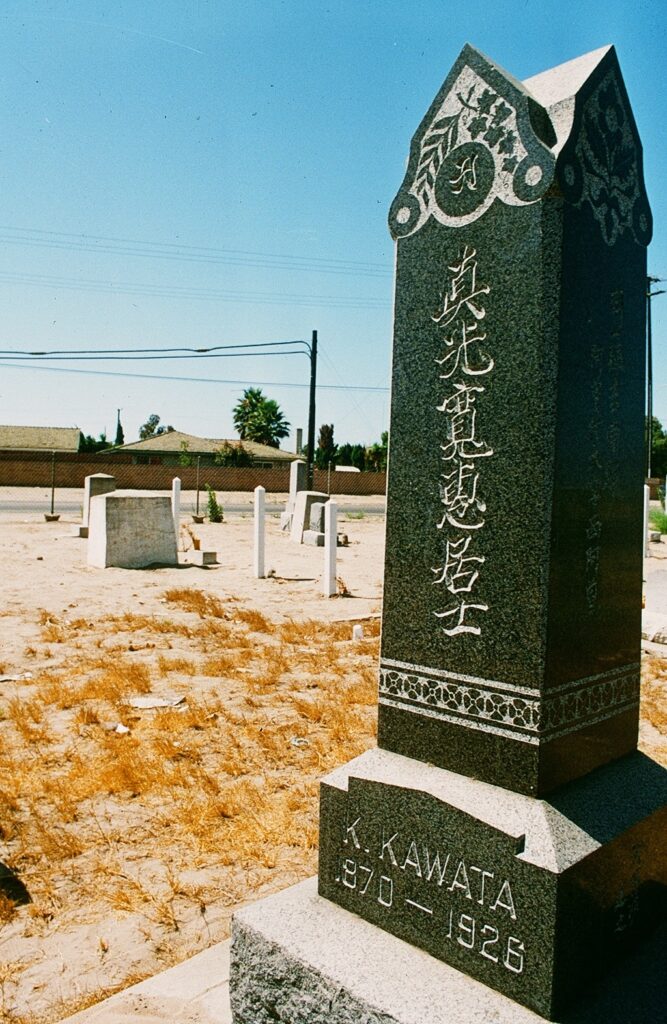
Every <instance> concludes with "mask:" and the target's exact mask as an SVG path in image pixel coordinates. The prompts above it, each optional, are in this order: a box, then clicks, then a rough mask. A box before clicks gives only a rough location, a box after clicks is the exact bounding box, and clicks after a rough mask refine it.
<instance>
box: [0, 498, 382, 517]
mask: <svg viewBox="0 0 667 1024" xmlns="http://www.w3.org/2000/svg"><path fill="white" fill-rule="evenodd" d="M200 508H201V511H202V512H204V511H205V510H206V502H205V501H203V502H202V503H201V505H200ZM284 508H285V506H284V505H283V504H275V503H271V502H267V504H266V511H267V512H273V513H278V512H282V511H283V510H284ZM223 509H224V511H225V512H226V513H229V514H230V515H239V514H240V513H242V512H246V513H252V500H251V499H249V500H248V501H247V502H245V503H236V502H234V503H230V504H226V503H224V504H223ZM193 510H194V509H193V508H189V507H188V505H187V504H185V505H181V512H182V514H183V515H184V516H187V515H191V514H192V512H193ZM50 511H51V499H50V498H37V499H31V500H29V501H17V500H15V499H7V500H4V499H3V498H2V497H0V517H1V518H3V519H15V518H16V519H21V518H22V517H24V516H28V515H30V516H33V515H41V514H42V513H44V512H50ZM55 511H56V512H57V513H59V514H60V515H61V516H64V517H66V518H68V519H71V518H76V517H77V516H80V515H81V502H80V501H67V500H65V501H58V499H57V498H56V503H55ZM348 511H350V512H353V513H354V514H356V513H359V512H362V513H363V514H364V515H366V516H383V515H384V514H385V508H384V505H382V506H378V505H357V504H355V505H354V508H350V509H349V510H348ZM340 512H341V515H344V514H345V509H344V508H343V509H341V510H340Z"/></svg>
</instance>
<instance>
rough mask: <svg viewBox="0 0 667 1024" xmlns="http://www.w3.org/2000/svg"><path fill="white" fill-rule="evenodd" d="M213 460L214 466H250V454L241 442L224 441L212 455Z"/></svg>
mask: <svg viewBox="0 0 667 1024" xmlns="http://www.w3.org/2000/svg"><path fill="white" fill-rule="evenodd" d="M213 461H214V462H215V464H216V466H252V455H251V454H250V452H249V451H248V449H247V448H244V447H243V445H242V444H230V443H229V441H225V443H224V444H223V445H222V447H220V448H219V449H218V451H217V452H216V453H215V455H214V456H213Z"/></svg>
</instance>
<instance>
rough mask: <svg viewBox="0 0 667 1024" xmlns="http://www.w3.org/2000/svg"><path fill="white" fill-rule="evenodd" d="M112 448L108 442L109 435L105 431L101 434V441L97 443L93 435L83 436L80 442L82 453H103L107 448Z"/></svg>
mask: <svg viewBox="0 0 667 1024" xmlns="http://www.w3.org/2000/svg"><path fill="white" fill-rule="evenodd" d="M110 447H111V445H110V444H109V442H108V441H107V435H106V434H105V433H104V431H103V432H102V433H101V434H100V438H99V441H96V440H95V438H94V437H93V436H92V434H82V435H81V440H80V441H79V451H80V452H101V451H104V449H105V448H110Z"/></svg>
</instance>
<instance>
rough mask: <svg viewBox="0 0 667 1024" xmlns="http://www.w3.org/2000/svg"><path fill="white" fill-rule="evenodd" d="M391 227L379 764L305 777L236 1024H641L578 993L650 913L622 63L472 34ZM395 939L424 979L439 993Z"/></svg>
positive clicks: (650, 813)
mask: <svg viewBox="0 0 667 1024" xmlns="http://www.w3.org/2000/svg"><path fill="white" fill-rule="evenodd" d="M390 226H391V231H392V234H393V235H394V238H395V239H396V241H397V258H396V286H395V288H396V291H395V302H394V309H395V318H394V349H393V379H392V413H391V430H390V435H391V446H390V462H389V472H388V497H387V532H386V556H385V581H384V600H383V621H382V641H381V656H380V657H381V661H380V695H379V702H380V707H379V730H378V744H379V745H378V748H377V749H375V750H369V751H367V752H366V753H365V754H362V755H361V756H360V757H358V758H356V759H355V760H354V761H352V762H350V763H349V764H347V765H344V766H343V767H341V768H338V769H336V770H335V771H333V772H331V773H330V774H329V775H328V776H327V777H326V778H325V779H324V780H323V782H322V786H321V798H320V841H319V876H318V893H319V896H320V897H324V898H325V899H324V900H321V899H320V900H319V901H317V899H316V897H315V896H314V893H313V892H312V889H310V888H303V887H302V888H300V889H299V888H297V887H295V888H294V889H293V890H290V891H289V892H290V894H293V895H289V894H287V895H286V894H280V898H279V899H276V898H275V897H274V898H272V900H271V901H267V902H266V909H265V910H264V917H265V919H266V925H265V926H264V925H263V923H262V910H263V904H261V903H260V904H257V905H255V906H254V907H252V908H251V909H250V910H249V911H241V912H240V913H239V914H237V915H235V918H234V923H233V945H232V969H231V995H232V1010H233V1015H234V1021H235V1024H268V1022H269V1021H271V1020H276V1019H281V1020H289V1021H293V1022H296V1021H299V1022H301V1021H304V1022H305V1021H311V1020H313V1021H314V1020H326V1021H327V1024H343V1022H348V1021H350V1020H367V1019H368V1020H373V1021H375V1020H378V1021H379V1020H380V1019H382V1020H383V1021H387V1022H388V1024H389V1022H391V1024H469V1022H470V1021H471V1020H473V1019H474V1020H480V1021H482V1020H483V1021H492V1020H493V1021H497V1022H499V1024H510V1022H516V1021H521V1022H524V1021H525V1022H529V1021H530V1022H537V1021H539V1020H541V1019H544V1018H548V1019H550V1020H560V1021H563V1020H564V1019H567V1020H572V1021H574V1020H575V1018H576V1020H577V1022H579V1024H586V1022H590V1024H592V1022H595V1024H600V1022H602V1021H605V1022H606V1024H611V1022H612V1021H614V1022H615V1024H621V1022H623V1024H630V1021H632V1022H633V1024H635V1022H636V1024H638V1022H639V1021H640V1020H658V1019H660V1016H661V1014H662V1015H664V1000H663V1003H662V1004H660V995H659V994H657V993H658V987H657V986H654V988H653V991H654V992H655V993H656V1005H655V1006H654V1007H653V1010H652V1012H650V1013H648V1014H647V1013H646V1011H645V1008H644V1010H643V1011H642V1014H643V1015H641V1016H636V1014H635V1010H634V997H633V992H632V991H629V992H625V993H623V996H624V998H623V999H622V1000H621V1001H620V1002H619V1001H617V1003H616V1005H614V1006H612V1007H611V1010H610V1009H609V1008H608V1007H607V1008H606V1009H605V1006H604V985H601V986H600V987H599V988H598V989H597V990H596V989H595V988H594V985H595V983H596V980H597V978H598V976H601V975H602V974H603V973H604V972H605V970H609V968H610V966H611V965H617V964H618V961H619V958H621V957H622V956H623V954H624V953H626V952H627V950H628V949H629V948H631V947H632V945H633V943H636V942H638V941H639V940H640V939H642V938H643V937H644V936H645V935H647V934H649V933H650V930H651V928H652V927H653V925H654V924H655V923H656V922H657V921H658V920H659V919H660V918H662V919H664V917H665V909H666V906H667V899H666V894H667V862H666V853H665V847H666V844H665V841H664V835H665V830H666V829H667V820H666V817H667V771H665V769H663V768H662V767H660V766H659V765H658V764H657V763H656V762H654V761H652V760H651V759H650V758H648V757H646V756H645V755H643V754H640V753H638V752H637V750H636V745H637V731H638V712H639V661H640V639H641V601H642V565H643V551H644V545H645V537H646V531H644V539H642V515H643V513H642V500H641V489H640V488H641V484H642V479H643V425H644V338H645V301H646V299H645V293H646V246H647V244H648V241H649V239H650V236H651V214H650V210H649V207H648V202H647V198H646V194H645V190H644V184H643V172H642V152H641V144H640V141H639V138H638V134H637V129H636V126H635V122H634V119H633V115H632V111H631V109H630V105H629V102H628V98H627V95H626V91H625V86H624V84H623V80H622V77H621V73H620V69H619V67H618V62H617V59H616V55H615V52H614V50H613V48H612V47H605V48H603V49H601V50H597V51H595V52H593V53H589V54H586V55H585V56H583V57H580V58H578V59H577V60H574V61H570V62H569V63H567V64H564V65H562V66H560V67H557V68H554V69H552V70H551V71H548V72H545V73H544V74H542V75H538V76H536V77H535V78H532V79H529V80H528V81H527V82H525V83H523V84H522V83H520V82H517V81H516V80H515V79H514V78H512V77H511V76H510V75H508V74H507V73H505V72H504V71H502V70H501V69H500V68H499V67H498V66H497V65H496V64H494V63H493V62H491V61H489V60H488V59H487V58H486V57H484V56H483V55H482V54H481V53H479V52H478V51H477V50H475V49H473V48H472V47H470V46H466V47H465V48H464V49H463V51H462V52H461V54H460V56H459V58H458V60H457V61H456V63H455V64H454V67H453V68H452V70H451V72H450V74H449V75H448V77H447V79H446V81H445V83H444V85H443V87H442V89H441V90H440V92H439V93H438V95H437V96H436V98H435V100H434V102H433V104H432V106H431V108H430V110H429V111H428V112H427V114H426V116H425V118H424V119H423V121H422V122H421V125H420V126H419V128H418V130H417V133H416V134H415V136H414V139H413V142H412V147H411V151H410V160H409V163H408V168H407V173H406V177H405V180H404V182H403V185H402V187H401V189H400V190H399V193H398V195H397V197H396V199H395V201H394V203H393V205H392V209H391V212H390ZM623 755H625V756H623ZM327 900H328V901H331V904H337V906H336V907H334V906H331V908H330V909H329V910H327V905H326V901H327ZM339 908H344V909H345V910H347V911H350V912H351V913H350V914H349V915H348V920H347V921H346V922H345V923H344V924H343V923H342V922H341V918H340V910H339ZM299 914H301V915H302V918H303V919H304V920H307V919H310V918H311V916H312V917H316V918H317V932H318V934H319V935H321V942H320V945H319V946H318V948H316V949H312V951H311V946H312V937H311V940H310V945H309V944H307V943H304V942H300V941H299V938H298V936H299V933H300V928H299ZM360 919H363V920H360ZM278 920H280V922H282V921H285V920H287V922H288V926H287V927H283V926H282V925H279V924H278ZM369 923H370V924H371V925H375V926H377V927H376V928H375V929H369V928H368V924H369ZM388 936H395V937H396V938H399V939H403V940H405V941H406V942H407V943H409V944H411V945H412V946H413V947H417V948H418V949H419V950H425V951H427V952H428V953H430V954H431V955H432V956H433V957H436V958H438V959H439V960H442V961H444V964H443V965H442V969H441V971H440V974H439V975H438V974H437V973H434V974H433V977H432V980H429V982H428V986H427V991H428V993H429V994H430V996H431V998H430V999H427V1000H426V1001H424V1002H421V1003H419V1004H415V1002H414V1000H413V999H412V998H411V997H410V996H409V995H407V996H406V991H407V992H412V993H414V992H415V991H416V987H415V986H410V982H411V978H412V975H414V976H415V977H420V978H421V975H422V973H423V974H425V975H429V977H430V976H431V971H432V970H433V971H435V969H434V968H432V966H431V964H430V962H427V961H426V960H425V958H424V957H423V956H421V955H420V954H418V953H417V952H416V951H415V950H412V951H411V950H410V946H405V944H402V945H401V947H400V948H397V947H396V946H394V945H392V944H391V943H390V942H389V940H388ZM336 941H338V943H339V945H338V947H337V948H336V949H334V950H333V951H330V947H331V945H332V943H335V942H336ZM647 963H648V961H647ZM652 963H653V964H654V963H655V957H654V959H653V961H652ZM377 964H386V965H388V966H387V970H388V971H392V970H395V969H396V968H395V966H394V967H392V965H397V964H400V972H401V976H402V977H401V980H402V981H403V978H405V979H406V984H407V988H406V989H404V986H403V984H401V985H399V986H396V985H395V984H394V983H393V982H394V978H393V975H392V976H391V977H387V983H386V986H384V987H383V986H382V985H381V984H380V985H379V986H377V985H376V986H375V988H373V986H370V989H369V984H368V982H367V975H368V973H369V972H370V973H372V974H373V973H374V974H377V971H376V965H377ZM445 965H448V966H445ZM451 968H455V969H456V970H454V971H452V970H451ZM620 970H621V969H620V968H618V966H615V967H614V974H615V975H616V976H618V974H619V971H620ZM649 970H650V968H649ZM465 976H467V978H466V977H465ZM471 979H476V981H477V982H482V983H483V985H484V986H487V988H486V989H481V988H480V987H479V986H478V985H476V983H475V981H473V980H471ZM606 984H607V982H605V985H606ZM645 984H646V985H647V986H650V985H652V984H653V978H651V977H650V976H649V974H648V973H647V974H646V981H645ZM491 989H493V990H495V991H496V992H497V993H501V994H502V996H500V995H496V996H494V993H493V992H491V991H490V990H491ZM503 996H504V997H508V998H503ZM577 1000H580V1002H579V1003H578V1005H576V1006H575V1005H573V1004H576V1003H577ZM480 1007H481V1008H480ZM526 1008H529V1009H526ZM536 1014H539V1015H540V1016H539V1017H537V1016H536Z"/></svg>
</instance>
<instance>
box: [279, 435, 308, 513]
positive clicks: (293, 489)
mask: <svg viewBox="0 0 667 1024" xmlns="http://www.w3.org/2000/svg"><path fill="white" fill-rule="evenodd" d="M297 451H298V449H297ZM307 470H308V467H307V466H306V463H305V462H302V461H301V460H300V459H296V460H295V461H294V462H292V464H291V465H290V468H289V496H288V499H287V507H286V509H285V511H284V512H281V513H280V529H281V530H291V528H292V516H293V515H294V506H295V505H296V496H297V494H298V493H299V491H305V489H306V475H307Z"/></svg>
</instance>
